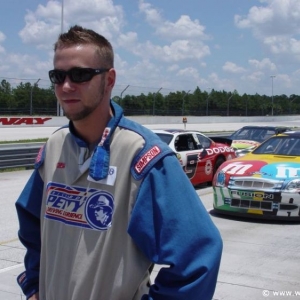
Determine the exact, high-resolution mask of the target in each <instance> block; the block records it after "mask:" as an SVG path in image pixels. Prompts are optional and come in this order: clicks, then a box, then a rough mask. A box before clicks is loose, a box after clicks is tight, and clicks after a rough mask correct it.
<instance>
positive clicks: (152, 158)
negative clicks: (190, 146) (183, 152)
mask: <svg viewBox="0 0 300 300" xmlns="http://www.w3.org/2000/svg"><path fill="white" fill-rule="evenodd" d="M119 127H120V129H121V130H122V129H125V130H126V131H129V135H132V136H135V138H136V139H137V140H139V141H142V147H141V148H140V150H139V151H138V152H137V154H136V155H135V157H134V159H133V161H132V167H131V173H132V175H133V176H134V178H135V179H141V178H142V177H144V176H145V174H146V173H148V171H149V170H150V169H151V168H152V167H153V166H154V165H155V164H156V163H157V162H158V161H160V160H161V159H162V158H163V157H165V156H167V155H174V153H173V151H172V149H171V148H170V147H169V146H168V145H167V144H166V143H165V142H163V141H162V140H161V139H160V138H159V137H158V136H157V135H156V134H155V133H154V132H153V131H151V130H150V129H148V128H146V127H144V126H143V125H141V124H139V123H137V122H134V121H132V120H129V119H127V118H122V121H121V122H120V123H119Z"/></svg>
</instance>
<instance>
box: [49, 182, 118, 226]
mask: <svg viewBox="0 0 300 300" xmlns="http://www.w3.org/2000/svg"><path fill="white" fill-rule="evenodd" d="M113 212H114V198H113V196H112V195H111V194H110V193H108V192H106V191H102V190H101V191H100V190H97V189H91V188H88V189H86V188H81V187H72V186H68V185H63V184H59V183H55V182H50V183H49V184H48V185H47V200H46V211H45V218H47V219H51V220H55V221H57V222H62V223H65V224H67V225H70V226H76V227H83V228H88V229H93V230H107V229H108V228H109V227H111V222H112V216H113Z"/></svg>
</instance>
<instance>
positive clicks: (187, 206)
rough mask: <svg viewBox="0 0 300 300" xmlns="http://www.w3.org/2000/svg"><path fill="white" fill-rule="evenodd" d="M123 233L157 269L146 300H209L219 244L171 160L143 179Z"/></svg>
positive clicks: (159, 165) (214, 280)
mask: <svg viewBox="0 0 300 300" xmlns="http://www.w3.org/2000/svg"><path fill="white" fill-rule="evenodd" d="M128 232H129V234H130V235H131V237H132V238H133V240H134V241H135V243H136V244H137V246H138V247H139V248H140V249H141V250H142V251H143V253H144V254H145V255H146V256H147V257H148V258H149V259H150V260H151V261H152V262H154V263H155V264H161V265H168V267H163V268H161V269H160V271H159V273H158V275H157V277H156V279H155V282H154V284H153V285H151V287H150V290H149V295H145V296H144V297H143V300H144V299H145V300H146V299H149V300H150V299H153V300H171V299H172V300H177V299H181V300H186V299H189V300H196V299H197V300H199V299H202V300H205V299H212V298H213V294H214V291H215V286H216V282H217V276H218V272H219V266H220V260H221V254H222V246H223V243H222V239H221V236H220V234H219V231H218V229H217V228H216V226H215V225H214V223H213V222H212V220H211V218H210V216H209V214H208V213H207V211H206V209H205V208H204V206H203V204H202V202H201V200H200V199H199V196H198V195H197V193H196V191H195V189H194V187H193V186H192V184H191V183H190V181H189V179H188V178H187V176H186V174H185V173H184V172H183V171H182V169H181V166H180V164H179V162H178V160H177V159H176V158H175V157H174V156H166V157H165V158H164V159H163V160H161V161H160V162H158V163H157V164H156V165H155V166H154V167H153V168H152V169H151V170H150V172H149V173H148V174H147V175H146V176H145V178H144V180H143V183H142V184H141V187H140V191H139V193H138V196H137V199H136V203H135V206H134V209H133V211H132V217H131V220H130V224H129V227H128Z"/></svg>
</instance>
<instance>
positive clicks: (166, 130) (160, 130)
mask: <svg viewBox="0 0 300 300" xmlns="http://www.w3.org/2000/svg"><path fill="white" fill-rule="evenodd" d="M152 131H153V132H156V133H170V134H174V133H178V132H191V131H192V132H196V131H194V130H184V129H174V128H168V129H152Z"/></svg>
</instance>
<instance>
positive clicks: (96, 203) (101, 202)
mask: <svg viewBox="0 0 300 300" xmlns="http://www.w3.org/2000/svg"><path fill="white" fill-rule="evenodd" d="M113 206H114V203H113V199H112V197H111V195H110V194H108V193H105V192H103V191H101V192H99V193H96V194H94V195H92V196H91V197H90V198H89V199H88V201H87V205H86V217H87V220H88V222H89V223H90V225H92V226H93V227H94V228H96V229H100V230H103V229H107V228H109V227H111V219H112V213H113Z"/></svg>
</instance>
